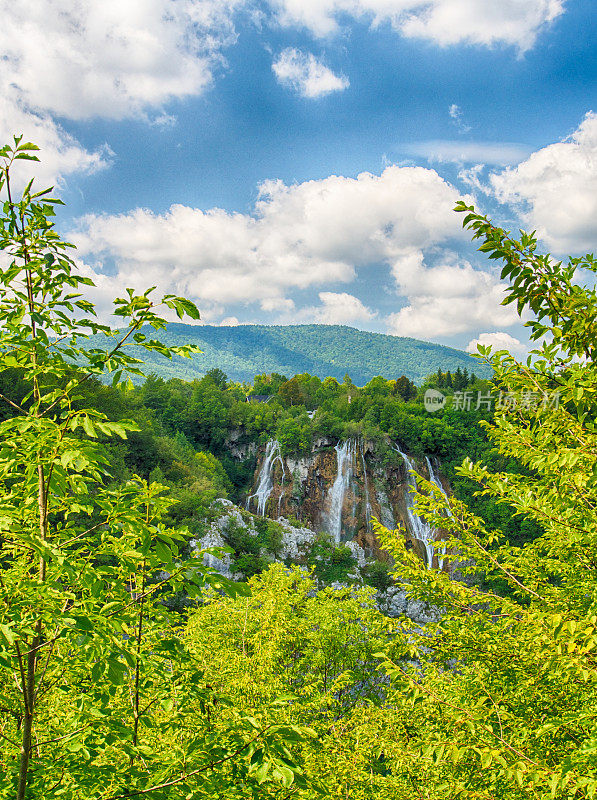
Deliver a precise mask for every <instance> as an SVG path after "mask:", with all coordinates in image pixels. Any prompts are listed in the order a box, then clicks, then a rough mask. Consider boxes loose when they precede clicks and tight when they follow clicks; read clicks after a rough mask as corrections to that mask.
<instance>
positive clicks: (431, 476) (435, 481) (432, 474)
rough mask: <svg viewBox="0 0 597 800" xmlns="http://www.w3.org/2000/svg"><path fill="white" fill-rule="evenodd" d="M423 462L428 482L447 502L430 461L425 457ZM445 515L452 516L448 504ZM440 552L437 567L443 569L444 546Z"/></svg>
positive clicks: (444, 492) (446, 496)
mask: <svg viewBox="0 0 597 800" xmlns="http://www.w3.org/2000/svg"><path fill="white" fill-rule="evenodd" d="M425 461H426V462H427V469H428V470H429V480H430V481H431V483H432V484H433V485H434V486H437V488H438V489H439V490H440V492H441V493H442V494H443V496H444V497H445V498H446V500H447V499H448V495H447V494H446V490H445V489H444V487H443V486H442V484H441V481H440V479H439V478H438V477H437V475H436V474H435V472H434V470H433V465H432V463H431V461H430V459H429V458H427V456H425ZM446 513H447V514H448V516H449V517H451V516H452V510H451V509H450V506H449V504H448V503H446ZM440 550H441V556H440V557H438V566H439V568H440V569H443V567H444V559H443V556H445V554H446V548H445V547H444V546H442V547H441V548H440Z"/></svg>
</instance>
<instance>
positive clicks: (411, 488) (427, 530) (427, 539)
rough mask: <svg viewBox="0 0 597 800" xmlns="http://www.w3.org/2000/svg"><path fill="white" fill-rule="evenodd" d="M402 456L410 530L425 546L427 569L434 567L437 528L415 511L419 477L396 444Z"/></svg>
mask: <svg viewBox="0 0 597 800" xmlns="http://www.w3.org/2000/svg"><path fill="white" fill-rule="evenodd" d="M394 449H395V450H396V452H397V453H399V455H400V456H402V460H403V461H404V464H405V466H406V476H407V477H406V480H407V484H408V499H409V501H410V504H409V505H407V507H406V513H407V514H408V521H409V524H410V530H411V533H412V534H413V536H414V538H415V539H417V541H419V542H421V544H422V545H423V546H424V548H425V557H426V560H427V569H431V568H432V567H433V553H434V546H433V542H434V540H433V535H434V533H435V530H434V529H433V528H432V527H431V525H430V524H429V523H428V522H426V520H424V519H422V518H421V517H418V516H417V515H416V514H415V511H414V508H413V506H414V502H415V494H416V492H417V488H418V486H417V479H416V478H415V476H414V475H413V473H412V471H411V470H414V468H415V467H414V464H413V463H412V461H411V460H410V458H409V457H408V456H407V455H406V453H403V452H402V450H401V449H400V448H399V447H398V445H396V447H395V448H394Z"/></svg>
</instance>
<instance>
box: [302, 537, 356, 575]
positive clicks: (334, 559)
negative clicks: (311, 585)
mask: <svg viewBox="0 0 597 800" xmlns="http://www.w3.org/2000/svg"><path fill="white" fill-rule="evenodd" d="M307 563H308V564H309V566H310V567H312V568H313V575H314V576H315V577H316V578H317V580H318V581H320V582H321V583H323V584H330V583H336V582H338V583H343V582H344V581H346V580H348V578H349V576H350V575H351V574H354V573H355V571H356V567H357V562H356V559H355V557H354V556H353V554H352V552H351V550H350V548H349V547H348V546H347V545H345V544H338V545H337V544H336V543H335V542H334V540H333V539H332V538H331V536H329V535H328V534H326V533H318V534H317V537H316V538H315V540H314V541H313V543H312V545H311V547H310V548H309V553H308V554H307Z"/></svg>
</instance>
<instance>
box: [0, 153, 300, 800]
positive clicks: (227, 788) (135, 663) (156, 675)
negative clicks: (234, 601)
mask: <svg viewBox="0 0 597 800" xmlns="http://www.w3.org/2000/svg"><path fill="white" fill-rule="evenodd" d="M37 149H38V148H37V147H36V146H35V145H32V144H31V143H25V142H22V140H21V139H20V138H18V137H15V140H14V145H13V146H8V145H7V146H5V147H3V148H1V149H0V159H1V161H2V167H1V169H0V189H4V191H5V193H6V195H7V197H6V199H5V201H4V202H3V216H2V217H1V218H0V246H1V249H2V251H3V254H4V256H5V259H4V260H3V262H2V263H3V266H2V269H1V271H0V322H1V327H0V370H1V371H5V370H11V371H12V374H13V375H14V376H15V377H16V378H17V380H16V381H15V384H14V385H13V387H12V389H13V391H12V392H11V393H7V394H2V395H0V399H2V401H3V402H4V403H6V404H7V405H8V406H9V407H10V408H11V412H12V415H11V416H10V417H6V418H5V419H4V420H3V421H2V422H0V493H1V495H2V502H1V506H0V537H1V538H0V546H1V551H0V562H1V565H2V574H1V580H0V708H1V709H2V718H1V719H0V765H1V769H2V773H3V775H4V780H3V782H2V785H1V786H0V797H5V798H11V800H12V798H15V797H16V798H17V800H25V798H41V797H43V798H44V800H45V799H46V798H52V797H60V798H64V800H70V799H72V800H75V798H77V799H78V798H81V797H85V798H90V799H93V798H97V800H100V799H101V800H116V799H117V798H123V797H134V796H138V795H140V794H148V795H149V796H151V797H155V798H165V797H167V796H172V794H171V793H172V790H173V789H172V787H176V788H174V791H175V792H181V793H183V794H184V795H185V796H186V797H187V798H207V797H209V798H213V797H222V796H225V797H227V798H228V797H233V796H235V794H234V793H236V796H254V793H253V789H252V787H253V786H256V785H257V780H256V778H254V777H253V776H254V773H255V771H256V770H257V769H258V768H259V766H260V764H261V763H262V756H263V758H269V759H271V758H277V759H278V760H279V761H280V763H281V764H283V767H282V768H281V769H280V770H278V772H277V773H276V774H275V775H274V776H273V778H272V779H271V780H272V781H273V784H274V785H275V786H276V788H279V787H280V785H282V786H283V785H289V784H290V783H291V782H292V780H293V777H294V773H293V771H292V760H291V758H290V753H289V750H288V747H287V746H286V744H285V739H284V733H283V732H281V731H280V729H279V728H275V727H272V726H268V727H260V726H259V724H256V723H255V721H254V720H253V719H251V718H249V717H247V716H246V715H243V714H240V713H238V711H236V710H235V709H234V708H232V707H231V708H230V713H229V715H228V722H227V724H226V725H225V726H223V727H222V729H221V730H220V731H219V732H218V736H217V737H215V736H214V735H213V732H212V730H211V728H210V722H209V715H210V709H211V707H212V705H213V703H214V702H219V703H222V704H225V703H226V698H217V697H216V696H214V693H213V691H212V689H211V688H210V687H209V685H207V684H206V682H205V680H204V676H203V675H202V674H201V672H200V671H199V670H198V669H197V667H196V665H195V664H194V663H193V660H192V658H191V655H190V653H189V650H188V648H187V647H186V645H185V642H184V640H183V639H182V638H181V636H180V630H179V623H180V620H179V618H177V617H171V615H170V614H169V613H168V611H167V608H166V603H165V602H164V601H165V600H167V599H168V596H169V594H171V593H172V592H176V591H179V590H181V589H183V588H184V589H185V591H186V592H187V593H194V594H198V592H199V591H200V590H201V589H202V588H203V587H205V586H206V585H207V584H211V585H212V586H215V587H218V588H219V589H220V590H222V589H223V588H225V589H226V590H227V591H230V592H233V591H238V590H239V587H235V586H234V585H233V584H232V583H230V582H227V581H225V580H224V579H223V578H222V577H221V576H218V575H216V574H213V573H210V572H209V571H208V570H207V569H206V568H204V567H203V566H202V564H201V559H196V558H195V559H192V560H188V561H185V560H184V559H182V558H181V556H180V552H179V550H180V547H179V546H180V544H181V543H182V542H183V541H184V536H183V534H182V533H181V532H177V531H174V530H171V529H168V528H167V527H166V526H165V524H164V522H163V520H164V518H165V515H166V513H167V512H168V511H169V510H171V509H170V507H171V505H172V501H171V500H169V499H167V498H165V497H164V489H165V488H166V487H164V486H161V485H159V484H155V483H152V484H150V483H148V482H147V481H146V480H144V479H142V478H140V477H137V476H132V477H131V479H130V480H127V481H126V482H123V483H120V484H118V485H115V486H114V485H111V484H110V481H111V479H110V476H109V475H108V474H107V469H106V467H107V460H108V459H107V456H106V452H105V450H104V442H105V441H107V440H110V439H112V438H113V437H115V436H116V437H120V438H121V439H123V440H125V441H127V436H128V435H129V434H131V435H132V434H133V432H137V433H140V431H139V427H138V425H137V424H136V423H133V422H131V421H123V420H121V421H120V422H113V421H111V420H110V418H109V416H108V414H106V413H104V412H102V411H101V410H99V409H98V408H93V407H89V406H87V405H86V402H85V401H86V399H87V396H86V391H87V389H88V387H89V386H91V383H92V378H93V376H101V375H102V374H103V373H105V372H106V371H109V372H113V373H114V377H115V380H119V379H120V378H121V377H125V376H126V375H130V374H133V375H134V374H139V365H140V363H141V362H140V359H138V358H137V357H136V356H134V355H133V354H132V353H131V352H129V351H124V350H123V346H124V344H125V343H128V342H134V343H135V344H136V345H138V346H139V347H141V348H143V349H144V350H145V351H146V352H153V353H155V352H159V353H160V354H162V355H163V356H172V355H173V354H175V353H177V354H179V355H185V354H186V355H188V354H190V352H194V348H189V347H186V346H182V347H176V348H168V347H166V346H165V345H163V344H162V343H161V342H159V341H157V340H153V339H150V338H148V336H147V335H146V333H144V332H143V331H142V330H141V329H142V328H145V329H146V328H147V326H150V327H151V328H152V329H157V330H163V329H164V327H165V325H166V323H165V321H164V320H163V319H162V317H160V316H159V315H158V313H157V307H158V305H159V304H157V303H156V302H155V301H154V300H153V296H152V290H148V291H147V292H145V293H144V294H140V295H138V294H135V292H134V291H133V290H127V293H126V297H124V298H117V299H116V300H115V301H114V302H115V309H114V313H115V314H116V315H117V316H118V317H120V318H121V319H122V321H123V324H124V328H123V330H120V331H112V330H110V329H109V328H108V327H107V326H105V325H100V324H99V323H97V322H96V321H95V320H94V318H93V316H94V308H93V305H92V304H91V303H90V302H89V301H87V300H85V299H84V298H83V297H82V295H81V293H80V292H79V289H80V288H81V287H82V286H85V285H89V284H90V283H91V281H90V280H89V279H88V278H84V277H82V276H81V275H80V274H79V273H78V272H77V269H76V267H75V264H74V262H73V261H72V259H71V258H70V257H69V255H68V253H69V250H70V248H71V245H69V244H67V243H66V242H63V241H62V240H61V239H60V237H59V236H58V234H57V233H56V231H55V230H54V227H53V223H52V217H53V215H54V206H55V205H56V204H57V203H59V201H58V200H56V199H55V198H52V197H51V196H50V190H45V191H41V192H33V189H32V183H29V184H28V185H27V186H26V188H25V190H24V193H23V195H22V197H21V198H20V199H19V200H13V197H12V187H11V174H12V172H13V168H14V167H15V166H16V162H18V161H20V160H23V159H27V160H37V158H36V156H35V155H34V153H35V151H36V150H37ZM161 304H162V305H163V306H165V307H166V308H169V309H171V310H174V311H175V312H176V313H177V314H178V315H179V317H181V318H182V316H183V315H184V314H188V315H190V316H191V317H192V318H197V317H198V312H197V309H196V308H195V307H194V306H193V304H192V303H190V302H189V301H187V300H185V299H184V298H178V297H174V296H172V295H166V296H165V297H164V298H162V301H161ZM98 333H101V334H102V336H103V337H104V341H106V340H107V341H108V342H109V344H108V346H107V348H106V349H104V350H102V349H100V348H99V347H91V348H89V347H87V348H83V347H82V344H81V343H82V341H84V340H85V337H86V336H87V335H88V334H94V335H95V334H98ZM5 374H6V373H5ZM15 390H16V391H17V392H18V393H21V392H23V391H24V392H25V394H24V395H22V396H19V397H18V398H17V399H13V398H12V397H11V396H10V394H12V395H13V396H14V391H15ZM108 399H114V398H113V397H110V398H109V397H106V396H104V400H108ZM116 399H117V398H116ZM183 445H184V443H180V447H179V452H180V453H181V455H182V451H184V446H183ZM187 455H189V458H193V459H198V468H199V467H200V468H201V469H203V470H205V471H209V470H210V469H211V470H213V472H214V473H215V472H217V470H218V465H217V463H215V462H213V461H212V460H211V458H210V457H209V456H205V458H203V459H201V457H200V456H195V455H194V454H193V453H191V454H188V453H187ZM181 464H183V460H181ZM189 469H191V468H189ZM191 472H192V469H191ZM291 734H292V736H291V738H292V740H293V741H296V740H297V739H298V740H300V738H301V737H302V735H303V734H302V732H301V731H300V730H298V729H297V730H294V731H293V732H291ZM257 742H259V747H260V748H261V750H260V753H261V754H262V755H259V754H258V755H257V756H255V745H256V743H257ZM272 754H273V755H272ZM251 755H253V759H252V760H251ZM239 781H240V783H241V785H242V786H244V787H246V791H244V790H243V792H244V794H241V795H239V793H238V791H237V784H238V783H239ZM267 781H268V782H269V781H270V778H269V777H268V778H267Z"/></svg>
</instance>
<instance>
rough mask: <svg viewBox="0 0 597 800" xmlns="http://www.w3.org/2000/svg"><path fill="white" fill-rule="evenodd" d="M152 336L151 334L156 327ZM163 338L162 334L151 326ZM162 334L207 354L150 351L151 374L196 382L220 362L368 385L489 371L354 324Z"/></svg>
mask: <svg viewBox="0 0 597 800" xmlns="http://www.w3.org/2000/svg"><path fill="white" fill-rule="evenodd" d="M148 335H149V332H148ZM151 335H152V336H153V337H155V333H154V332H153V331H151ZM159 338H160V339H161V340H162V341H163V342H165V343H166V344H168V345H177V344H196V345H198V346H199V347H200V348H201V349H202V350H203V355H195V356H193V357H192V358H191V359H185V358H174V359H173V360H172V361H169V360H168V359H166V358H164V357H163V356H160V355H158V354H155V353H146V354H144V356H143V358H144V360H145V362H146V369H145V372H146V374H148V375H149V374H150V373H152V372H154V373H155V374H156V375H159V376H160V377H163V378H182V379H184V380H193V379H194V378H198V377H201V376H202V375H204V374H205V373H206V372H208V371H209V370H210V369H213V368H214V367H219V368H220V369H222V370H223V371H224V372H225V373H226V374H227V375H228V377H229V378H231V379H232V380H235V381H250V380H252V379H253V377H254V376H255V375H257V374H259V373H263V372H266V373H271V372H278V373H281V374H282V375H286V376H287V377H289V378H290V377H291V376H292V375H295V374H297V373H301V372H309V373H310V374H312V375H317V376H318V377H320V378H322V379H323V378H326V377H328V376H332V377H334V378H337V379H338V380H340V381H341V380H342V379H343V377H344V375H345V374H346V373H348V374H349V375H350V377H351V378H352V380H353V381H354V382H355V383H356V384H358V385H362V384H364V383H367V381H369V380H371V378H373V377H375V376H376V375H383V376H384V377H386V378H397V377H400V375H406V376H407V377H408V378H409V379H410V380H412V381H415V383H420V382H421V381H422V380H423V379H424V378H425V377H426V376H427V375H428V374H429V373H430V372H436V371H437V370H438V368H441V369H442V370H444V371H445V370H451V371H454V370H455V369H456V368H457V367H460V368H461V369H464V368H465V367H466V368H467V369H468V371H469V372H475V373H476V374H477V375H479V376H486V375H487V374H488V370H487V368H486V367H485V366H484V365H483V364H482V363H480V362H479V361H478V360H477V359H474V358H472V357H471V356H469V355H467V354H466V353H464V352H462V351H460V350H455V349H453V348H451V347H444V346H443V345H439V344H433V343H431V342H423V341H419V340H418V339H409V338H404V337H399V336H388V335H385V334H382V333H369V332H366V331H360V330H357V329H356V328H350V327H348V326H346V325H273V326H268V325H238V326H231V327H223V326H213V325H184V324H182V323H171V324H170V325H168V329H167V331H163V332H160V335H159Z"/></svg>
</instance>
